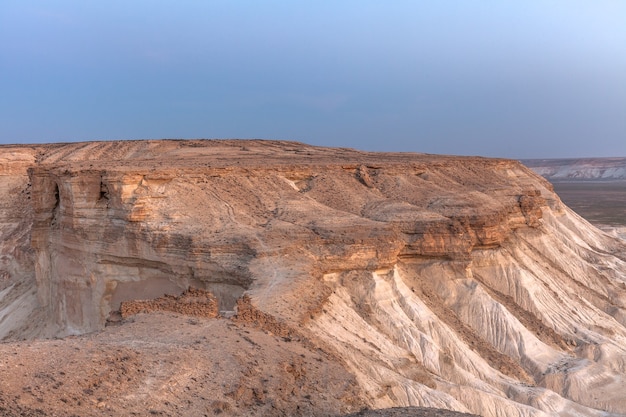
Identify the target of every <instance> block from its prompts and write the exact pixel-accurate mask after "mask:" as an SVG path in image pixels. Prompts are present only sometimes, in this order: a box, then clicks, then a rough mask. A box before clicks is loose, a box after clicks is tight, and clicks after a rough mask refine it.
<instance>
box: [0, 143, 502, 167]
mask: <svg viewBox="0 0 626 417" xmlns="http://www.w3.org/2000/svg"><path fill="white" fill-rule="evenodd" d="M461 160H462V161H466V162H467V161H468V160H474V161H475V162H478V161H484V162H487V161H489V162H488V163H489V164H493V163H494V162H495V163H506V162H505V161H506V160H498V159H487V158H481V157H460V156H443V155H429V154H421V153H383V152H363V151H358V150H354V149H347V148H327V147H317V146H311V145H307V144H303V143H298V142H287V141H270V140H238V139H230V140H201V139H199V140H171V139H170V140H129V141H103V142H78V143H59V144H42V145H4V146H0V162H2V161H5V162H11V161H13V162H17V161H23V162H30V163H37V164H39V165H46V166H48V167H53V166H56V167H59V168H62V167H65V168H69V167H70V166H71V168H72V170H84V169H107V170H115V169H129V168H131V169H132V168H135V169H137V168H147V169H156V168H164V167H167V168H194V167H213V168H220V167H241V168H267V167H271V166H294V165H298V166H302V165H343V164H347V165H351V164H357V165H358V164H365V165H367V166H370V167H376V166H377V165H396V164H418V165H420V164H428V165H430V164H437V163H442V164H447V163H451V162H452V163H455V162H459V161H461Z"/></svg>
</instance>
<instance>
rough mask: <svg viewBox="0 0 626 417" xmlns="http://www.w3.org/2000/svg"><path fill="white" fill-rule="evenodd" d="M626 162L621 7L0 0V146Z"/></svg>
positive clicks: (555, 1) (480, 1) (569, 2)
mask: <svg viewBox="0 0 626 417" xmlns="http://www.w3.org/2000/svg"><path fill="white" fill-rule="evenodd" d="M144 138H262V139H286V140H297V141H303V142H307V143H310V144H316V145H329V146H341V147H353V148H359V149H366V150H381V151H414V152H428V153H445V154H465V155H485V156H504V157H513V158H541V157H577V156H626V1H623V0H517V1H513V0H491V1H487V0H430V1H421V0H390V1H381V0H376V1H374V0H358V1H357V0H316V1H288V0H282V1H272V0H265V1H258V0H249V1H246V0H236V1H235V0H223V1H222V0H195V1H191V0H176V1H162V0H107V1H96V0H75V1H70V0H55V1H49V0H46V1H29V0H2V1H1V2H0V143H27V142H57V141H78V140H101V139H144Z"/></svg>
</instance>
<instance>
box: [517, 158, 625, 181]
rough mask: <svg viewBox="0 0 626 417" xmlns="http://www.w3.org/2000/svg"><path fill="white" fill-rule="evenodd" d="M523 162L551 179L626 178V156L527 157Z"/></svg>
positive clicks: (589, 179)
mask: <svg viewBox="0 0 626 417" xmlns="http://www.w3.org/2000/svg"><path fill="white" fill-rule="evenodd" d="M522 162H523V163H524V165H526V166H527V167H529V168H531V169H532V170H533V171H535V172H537V173H538V174H539V175H542V176H544V177H545V178H548V179H549V180H551V181H623V180H626V158H578V159H526V160H523V161H522Z"/></svg>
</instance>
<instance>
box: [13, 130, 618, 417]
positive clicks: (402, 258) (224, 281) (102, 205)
mask: <svg viewBox="0 0 626 417" xmlns="http://www.w3.org/2000/svg"><path fill="white" fill-rule="evenodd" d="M25 152H27V153H28V154H29V155H34V156H33V160H32V161H30V162H28V163H26V164H25V165H23V167H22V170H21V171H20V170H18V171H19V172H20V174H19V175H21V177H20V178H21V179H20V181H22V182H20V183H19V184H21V187H22V188H23V189H24V190H26V189H28V192H29V193H30V200H28V198H26V200H20V201H24V202H26V203H27V204H25V206H24V207H27V208H26V209H24V212H25V213H26V214H27V215H26V216H25V217H24V218H23V219H22V220H20V221H23V222H25V223H24V224H23V225H22V229H21V230H24V232H23V234H22V235H21V236H22V238H21V239H22V240H21V241H20V242H19V244H12V247H13V246H15V247H21V248H23V251H25V253H28V254H29V255H28V256H30V258H28V257H22V258H20V259H21V261H20V263H19V265H23V268H26V269H25V271H26V270H28V268H30V271H31V272H30V275H28V274H27V273H24V276H25V278H24V282H27V278H28V277H31V278H28V279H31V281H33V280H34V279H36V291H37V297H38V298H37V299H38V304H37V305H38V309H37V310H35V309H33V311H38V312H43V314H45V315H46V317H48V318H49V320H48V322H47V323H46V326H45V328H44V327H42V330H41V334H44V335H45V334H55V335H70V334H82V333H87V332H92V331H97V330H100V329H102V328H103V327H104V326H105V323H106V322H107V319H109V318H110V316H111V314H112V313H114V312H115V311H117V310H118V309H119V308H120V305H121V304H122V303H123V302H127V301H131V300H136V299H142V300H145V299H150V298H158V297H161V296H163V295H164V294H171V295H178V294H181V293H182V292H183V291H185V290H186V289H188V288H189V287H193V288H198V289H200V290H205V291H210V292H211V293H212V294H214V295H215V297H216V300H217V303H218V310H219V311H222V314H224V315H230V314H231V313H228V314H226V313H225V312H229V311H232V310H234V309H235V305H236V303H237V300H240V301H241V299H242V298H241V297H242V296H243V295H245V297H244V298H245V300H246V303H247V305H249V306H252V307H253V308H254V311H258V312H259V313H258V314H260V315H262V316H263V317H265V318H267V319H268V320H269V321H270V322H272V323H278V324H280V326H286V327H285V328H290V329H295V330H294V331H295V332H296V333H297V334H298V335H299V337H300V336H301V337H302V338H303V340H304V339H305V340H306V343H305V345H307V346H315V349H320V350H322V351H324V352H326V353H327V355H328V357H332V358H334V359H333V360H334V361H335V366H338V367H341V368H342V369H344V370H345V371H347V372H349V373H350V374H351V375H353V376H354V378H355V381H356V384H357V385H358V387H359V390H360V394H359V395H360V396H361V397H359V398H361V399H359V401H360V402H361V403H362V404H364V405H367V406H370V407H374V408H385V407H394V406H425V407H435V408H446V409H450V410H455V411H460V412H471V413H474V414H480V415H485V416H498V415H508V416H545V415H562V416H576V415H585V416H593V415H598V416H600V415H610V413H614V415H620V414H623V413H626V402H625V400H624V395H623V394H624V390H623V381H624V378H625V377H626V359H625V358H626V348H625V347H624V346H626V344H625V343H624V341H625V340H626V256H625V255H624V253H626V251H625V249H626V246H625V245H624V243H623V242H622V241H620V240H618V239H614V238H611V237H609V236H607V235H605V234H603V233H602V232H600V231H599V230H597V229H595V228H594V227H592V226H591V225H589V224H588V223H587V222H585V221H584V220H583V219H581V218H580V217H578V216H577V215H576V214H574V213H573V212H571V211H570V210H569V209H568V208H567V207H565V206H564V205H563V204H562V203H561V202H560V200H559V199H558V197H557V196H556V195H555V194H554V193H553V192H552V189H551V186H550V184H549V183H547V182H546V181H545V180H543V179H542V178H541V177H539V176H537V175H535V174H533V173H532V172H531V171H529V170H528V169H527V168H525V167H524V166H522V165H521V164H519V163H518V162H515V161H509V160H497V159H485V158H466V157H452V156H433V155H421V154H376V153H365V152H358V151H354V150H347V149H329V148H316V147H311V146H307V145H303V144H298V143H289V142H264V141H138V142H110V143H104V142H94V143H83V144H66V145H54V146H45V145H41V146H38V147H33V148H27V150H26V151H25ZM26 166H27V167H28V175H26V174H25V173H24V172H25V171H24V167H26ZM28 184H30V185H28ZM18 188H19V187H18ZM15 195H17V194H15ZM16 198H17V197H16ZM9 217H10V216H8V215H7V218H9ZM15 224H17V223H15ZM7 230H8V229H7ZM25 236H30V246H29V245H28V244H27V242H25V241H24V239H25ZM4 251H7V253H8V249H7V246H3V255H4V254H5V252H4ZM14 257H15V256H14ZM29 262H31V263H30V264H29ZM29 265H30V266H29ZM16 271H17V270H16ZM14 275H15V276H16V277H17V276H18V275H19V274H17V273H14ZM7 288H8V287H7ZM33 288H34V286H33ZM33 314H35V313H33ZM37 314H41V313H37ZM20 326H22V328H24V329H26V322H25V321H24V322H22V323H21V324H20V320H16V322H15V325H14V328H15V329H19V328H20ZM44 330H45V331H44Z"/></svg>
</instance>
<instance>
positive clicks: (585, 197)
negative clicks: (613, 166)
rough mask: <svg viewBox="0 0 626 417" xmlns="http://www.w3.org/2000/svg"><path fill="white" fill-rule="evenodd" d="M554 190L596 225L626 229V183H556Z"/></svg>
mask: <svg viewBox="0 0 626 417" xmlns="http://www.w3.org/2000/svg"><path fill="white" fill-rule="evenodd" d="M552 184H553V185H554V191H556V193H557V194H558V195H559V197H560V198H561V200H562V201H563V202H564V203H565V204H567V205H568V206H569V207H570V208H571V209H573V210H574V211H575V212H576V213H578V214H579V215H581V216H582V217H584V218H585V219H586V220H588V221H590V222H591V223H594V224H603V225H609V226H614V227H623V226H626V181H553V182H552Z"/></svg>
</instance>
